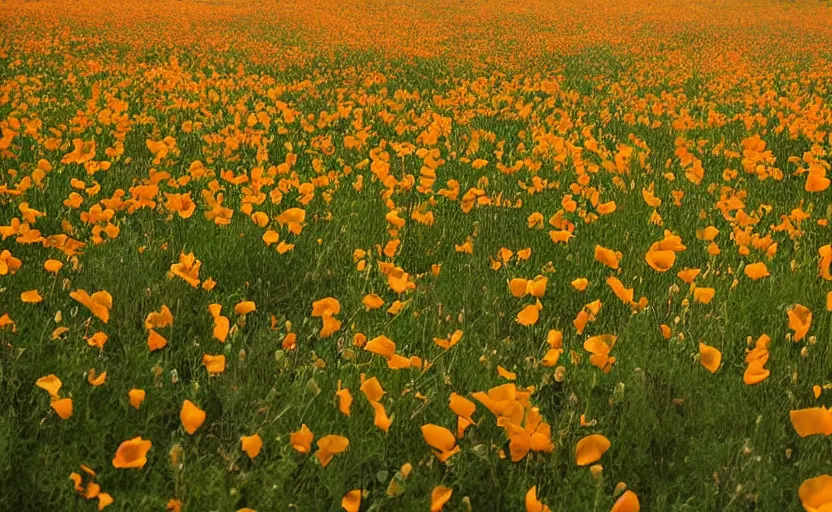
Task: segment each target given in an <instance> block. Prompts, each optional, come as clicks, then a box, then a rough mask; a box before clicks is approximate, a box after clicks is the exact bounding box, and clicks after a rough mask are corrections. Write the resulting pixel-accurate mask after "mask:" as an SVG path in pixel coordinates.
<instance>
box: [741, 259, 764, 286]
mask: <svg viewBox="0 0 832 512" xmlns="http://www.w3.org/2000/svg"><path fill="white" fill-rule="evenodd" d="M743 272H745V275H746V276H748V277H749V278H751V279H753V280H755V281H756V280H757V279H762V278H764V277H768V276H770V275H771V274H769V272H768V268H767V267H766V264H765V263H761V262H758V263H752V264H750V265H746V266H745V268H744V269H743Z"/></svg>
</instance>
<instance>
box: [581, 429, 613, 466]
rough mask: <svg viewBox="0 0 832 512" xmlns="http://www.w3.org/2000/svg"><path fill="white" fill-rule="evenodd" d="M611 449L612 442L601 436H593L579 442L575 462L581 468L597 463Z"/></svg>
mask: <svg viewBox="0 0 832 512" xmlns="http://www.w3.org/2000/svg"><path fill="white" fill-rule="evenodd" d="M609 449H610V440H609V439H607V438H606V437H604V436H602V435H600V434H592V435H588V436H586V437H584V438H583V439H581V440H580V441H578V444H577V446H576V447H575V461H576V462H577V463H578V465H579V466H586V465H589V464H592V463H594V462H597V461H598V460H600V459H601V457H602V456H603V455H604V453H606V451H607V450H609Z"/></svg>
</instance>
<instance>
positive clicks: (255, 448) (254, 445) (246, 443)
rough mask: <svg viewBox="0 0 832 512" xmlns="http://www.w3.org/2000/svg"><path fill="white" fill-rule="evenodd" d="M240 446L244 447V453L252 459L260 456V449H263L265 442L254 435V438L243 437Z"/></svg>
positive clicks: (257, 435)
mask: <svg viewBox="0 0 832 512" xmlns="http://www.w3.org/2000/svg"><path fill="white" fill-rule="evenodd" d="M240 444H241V445H242V448H243V451H244V452H246V455H248V457H249V458H250V459H253V458H255V457H257V456H258V455H259V454H260V449H261V448H263V440H262V439H260V435H259V434H254V435H253V436H241V437H240Z"/></svg>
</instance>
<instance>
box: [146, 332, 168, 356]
mask: <svg viewBox="0 0 832 512" xmlns="http://www.w3.org/2000/svg"><path fill="white" fill-rule="evenodd" d="M167 344H168V340H166V339H165V337H164V336H162V335H161V334H159V333H158V332H156V331H155V330H153V329H150V331H149V332H148V334H147V348H149V349H150V351H151V352H155V351H156V350H160V349H163V348H165V347H166V346H167Z"/></svg>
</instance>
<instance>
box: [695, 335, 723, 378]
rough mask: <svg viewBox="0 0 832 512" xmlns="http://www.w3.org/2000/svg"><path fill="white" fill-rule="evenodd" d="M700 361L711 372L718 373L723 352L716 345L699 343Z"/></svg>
mask: <svg viewBox="0 0 832 512" xmlns="http://www.w3.org/2000/svg"><path fill="white" fill-rule="evenodd" d="M699 362H700V363H701V364H702V366H704V367H705V368H707V370H708V371H709V372H711V373H716V371H717V370H718V369H719V365H720V363H722V352H720V351H719V350H717V349H716V348H715V347H712V346H710V345H705V344H704V343H701V342H700V343H699Z"/></svg>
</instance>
